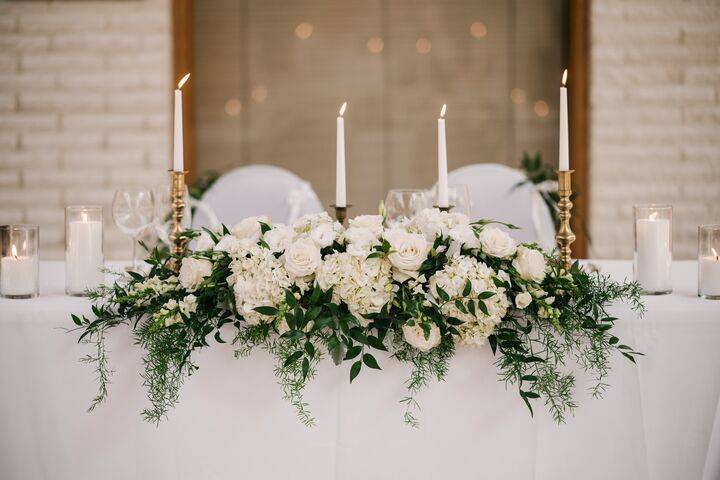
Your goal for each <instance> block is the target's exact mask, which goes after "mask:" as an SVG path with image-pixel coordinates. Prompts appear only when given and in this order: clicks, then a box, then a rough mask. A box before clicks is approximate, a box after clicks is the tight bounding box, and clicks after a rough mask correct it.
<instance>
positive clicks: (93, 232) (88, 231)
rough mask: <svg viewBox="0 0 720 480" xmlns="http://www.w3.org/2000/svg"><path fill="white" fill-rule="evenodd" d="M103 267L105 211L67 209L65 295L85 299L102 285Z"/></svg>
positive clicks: (74, 206) (81, 206) (77, 206)
mask: <svg viewBox="0 0 720 480" xmlns="http://www.w3.org/2000/svg"><path fill="white" fill-rule="evenodd" d="M103 267H104V256H103V209H102V207H99V206H88V205H71V206H69V207H65V292H66V293H67V294H68V295H73V296H82V295H85V293H86V291H87V290H88V289H93V288H97V287H98V286H100V285H102V284H103V282H104V281H105V273H104V272H103Z"/></svg>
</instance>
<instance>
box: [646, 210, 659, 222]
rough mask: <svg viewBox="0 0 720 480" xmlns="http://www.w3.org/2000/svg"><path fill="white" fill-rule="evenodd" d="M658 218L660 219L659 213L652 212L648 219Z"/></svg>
mask: <svg viewBox="0 0 720 480" xmlns="http://www.w3.org/2000/svg"><path fill="white" fill-rule="evenodd" d="M657 217H658V213H657V212H652V213H651V214H650V216H649V217H648V218H649V219H650V220H657Z"/></svg>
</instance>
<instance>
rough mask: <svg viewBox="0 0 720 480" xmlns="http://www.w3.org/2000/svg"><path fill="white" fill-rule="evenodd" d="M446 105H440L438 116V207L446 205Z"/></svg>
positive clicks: (448, 203) (447, 204)
mask: <svg viewBox="0 0 720 480" xmlns="http://www.w3.org/2000/svg"><path fill="white" fill-rule="evenodd" d="M446 108H447V105H443V106H442V110H440V118H438V190H437V192H438V195H437V205H438V207H442V208H445V207H448V206H450V202H449V201H448V171H447V142H446V139H445V109H446Z"/></svg>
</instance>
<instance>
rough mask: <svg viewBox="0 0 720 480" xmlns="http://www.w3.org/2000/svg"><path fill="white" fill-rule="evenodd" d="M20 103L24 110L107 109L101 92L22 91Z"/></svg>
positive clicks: (70, 110)
mask: <svg viewBox="0 0 720 480" xmlns="http://www.w3.org/2000/svg"><path fill="white" fill-rule="evenodd" d="M18 103H19V107H20V110H22V111H36V112H38V111H39V112H59V111H62V112H101V111H103V110H104V109H105V96H104V95H102V94H100V93H81V92H30V93H20V98H19V102H18Z"/></svg>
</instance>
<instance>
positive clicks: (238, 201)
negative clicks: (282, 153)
mask: <svg viewBox="0 0 720 480" xmlns="http://www.w3.org/2000/svg"><path fill="white" fill-rule="evenodd" d="M202 202H203V203H204V204H205V205H207V206H208V207H209V208H210V209H211V210H212V212H214V214H215V216H216V217H217V220H218V221H219V222H220V223H224V224H226V225H233V224H235V223H237V222H239V221H240V220H242V219H243V218H246V217H250V216H254V215H267V216H268V217H270V219H271V220H272V221H273V222H276V223H292V222H293V221H295V220H296V219H297V218H299V217H301V216H302V215H305V214H308V213H317V212H320V211H322V210H323V208H322V204H321V203H320V200H319V199H318V196H317V195H316V194H315V191H314V190H313V188H312V186H311V185H310V183H309V182H306V181H305V180H303V179H301V178H300V177H298V176H297V175H295V174H294V173H292V172H290V171H289V170H285V169H284V168H280V167H276V166H273V165H249V166H245V167H239V168H236V169H234V170H231V171H229V172H227V173H225V174H224V175H222V176H221V177H220V178H218V179H217V181H216V182H215V183H214V184H213V185H212V186H211V187H210V188H209V189H208V190H207V191H206V192H205V194H204V195H203V197H202ZM207 226H212V218H211V217H210V216H209V215H208V214H207V213H206V212H203V211H202V210H198V211H197V212H196V215H195V217H194V218H193V228H200V227H207Z"/></svg>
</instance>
